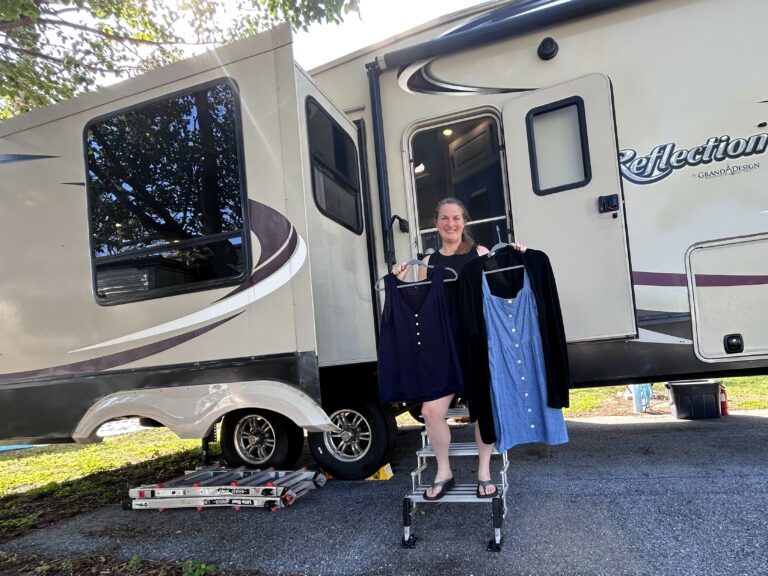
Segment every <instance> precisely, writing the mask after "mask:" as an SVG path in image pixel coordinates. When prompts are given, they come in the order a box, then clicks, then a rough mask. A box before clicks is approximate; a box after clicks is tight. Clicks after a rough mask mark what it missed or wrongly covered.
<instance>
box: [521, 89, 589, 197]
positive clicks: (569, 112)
mask: <svg viewBox="0 0 768 576" xmlns="http://www.w3.org/2000/svg"><path fill="white" fill-rule="evenodd" d="M526 120H527V122H526V124H527V126H528V146H529V151H530V156H531V175H532V178H533V190H534V192H535V193H536V194H538V195H540V196H543V195H545V194H553V193H555V192H562V191H564V190H571V189H573V188H580V187H581V186H584V185H586V184H587V183H589V181H590V179H591V173H590V166H589V146H588V142H587V130H586V123H585V120H584V101H583V100H582V99H581V98H578V97H575V98H569V99H567V100H563V101H560V102H555V103H553V104H548V105H547V106H544V107H541V108H536V109H534V110H531V111H530V112H529V113H528V117H527V119H526Z"/></svg>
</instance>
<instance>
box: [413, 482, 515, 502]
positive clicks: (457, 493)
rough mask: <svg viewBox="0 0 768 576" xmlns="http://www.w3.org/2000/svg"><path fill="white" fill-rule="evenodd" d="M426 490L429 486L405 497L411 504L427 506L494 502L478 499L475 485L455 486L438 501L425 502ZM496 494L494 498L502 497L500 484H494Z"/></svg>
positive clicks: (420, 487) (491, 499) (422, 487)
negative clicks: (443, 503)
mask: <svg viewBox="0 0 768 576" xmlns="http://www.w3.org/2000/svg"><path fill="white" fill-rule="evenodd" d="M427 488H429V485H427V486H418V487H417V488H416V489H415V490H411V491H410V492H409V493H408V494H406V495H405V497H406V498H408V499H409V500H410V501H411V502H416V503H421V502H425V503H427V504H432V503H439V502H470V503H474V504H490V503H491V502H493V500H494V498H478V497H477V484H455V485H454V487H453V488H451V489H450V490H449V491H448V492H446V494H445V496H443V497H442V498H440V499H439V500H425V499H424V493H425V492H426V490H427ZM496 493H497V494H498V496H496V497H495V498H503V497H504V493H503V491H502V487H501V484H496Z"/></svg>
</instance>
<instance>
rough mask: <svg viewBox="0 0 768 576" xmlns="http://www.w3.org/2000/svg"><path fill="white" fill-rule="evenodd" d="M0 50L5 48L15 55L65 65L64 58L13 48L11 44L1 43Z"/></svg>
mask: <svg viewBox="0 0 768 576" xmlns="http://www.w3.org/2000/svg"><path fill="white" fill-rule="evenodd" d="M0 48H3V49H5V50H10V51H11V52H14V53H15V54H22V55H24V56H31V57H32V58H40V59H41V60H47V61H48V62H54V63H56V64H61V65H62V66H63V65H64V60H63V59H62V58H56V57H55V56H49V55H48V54H43V53H42V52H36V51H34V50H29V49H27V48H19V47H18V46H13V45H11V44H6V43H4V42H0Z"/></svg>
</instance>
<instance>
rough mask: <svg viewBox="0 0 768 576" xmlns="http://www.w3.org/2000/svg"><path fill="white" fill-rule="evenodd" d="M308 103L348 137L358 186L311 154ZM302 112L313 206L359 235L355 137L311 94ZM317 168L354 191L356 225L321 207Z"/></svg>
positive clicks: (360, 216) (361, 224)
mask: <svg viewBox="0 0 768 576" xmlns="http://www.w3.org/2000/svg"><path fill="white" fill-rule="evenodd" d="M310 105H314V106H316V107H317V110H318V111H319V112H321V113H323V114H324V115H325V116H326V117H327V118H328V120H330V122H331V124H332V125H333V126H334V127H336V128H338V129H339V130H340V131H341V132H342V133H343V134H344V136H345V137H346V138H349V141H350V142H351V143H352V148H353V149H354V151H355V154H354V158H355V168H356V171H357V180H358V186H357V188H355V187H354V186H353V185H352V183H351V182H349V180H348V179H347V178H346V177H345V176H344V175H343V174H341V173H340V172H338V170H336V169H335V168H334V167H333V166H330V165H329V164H328V163H327V162H325V161H324V160H323V159H322V158H317V157H315V155H314V154H312V129H311V127H310V125H309V107H310ZM304 114H305V119H306V124H307V152H308V154H307V155H308V156H309V168H310V173H309V177H310V179H311V181H312V201H313V202H314V203H315V206H316V207H317V209H318V210H319V211H320V213H321V214H322V215H323V216H325V217H326V218H328V219H329V220H333V221H334V222H336V223H337V224H338V225H339V226H342V227H344V228H346V229H347V230H349V231H350V232H352V233H354V234H357V235H358V236H359V235H361V234H362V233H363V232H364V230H365V225H364V222H363V210H362V193H363V191H362V188H363V185H362V176H361V173H360V163H361V162H360V161H361V159H360V150H359V149H358V148H357V144H356V143H355V139H354V138H352V136H350V135H349V134H347V132H346V130H344V129H343V128H342V127H341V124H339V123H338V122H337V121H336V119H335V118H334V117H333V116H332V115H331V114H330V113H329V112H328V111H327V110H326V109H325V107H323V106H322V105H321V104H320V102H319V101H318V100H317V98H315V97H313V96H307V97H306V99H305V102H304ZM316 169H317V170H319V171H320V172H322V173H323V174H325V175H326V176H328V177H330V178H331V179H332V180H333V181H334V182H335V183H336V185H338V186H340V187H342V188H343V189H345V190H347V189H349V190H352V191H354V192H355V193H354V197H355V215H356V217H357V227H352V226H350V225H349V223H348V222H344V221H343V220H341V219H339V218H338V217H337V216H336V215H335V214H333V213H332V212H329V211H328V210H327V209H326V208H324V207H322V206H321V205H320V203H319V202H318V199H317V188H316V186H315V170H316Z"/></svg>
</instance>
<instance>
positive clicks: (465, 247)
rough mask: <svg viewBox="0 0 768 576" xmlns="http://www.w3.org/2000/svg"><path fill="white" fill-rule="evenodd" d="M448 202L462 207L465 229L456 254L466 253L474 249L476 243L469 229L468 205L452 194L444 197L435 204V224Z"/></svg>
mask: <svg viewBox="0 0 768 576" xmlns="http://www.w3.org/2000/svg"><path fill="white" fill-rule="evenodd" d="M446 204H453V205H454V206H458V207H459V208H460V209H461V217H462V218H463V219H464V229H463V230H462V231H461V242H460V243H459V247H458V248H457V249H456V254H466V253H467V252H469V251H470V250H472V247H473V246H474V245H475V241H474V240H473V239H472V236H471V235H470V233H469V232H468V231H467V222H469V220H470V218H469V212H467V207H466V206H464V204H463V203H462V201H461V200H459V199H458V198H453V197H452V196H448V197H447V198H443V199H442V200H440V202H438V203H437V206H435V225H436V226H437V216H438V214H440V208H442V207H443V206H445V205H446Z"/></svg>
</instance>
